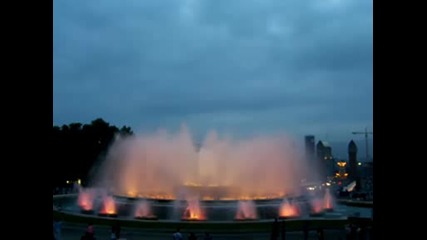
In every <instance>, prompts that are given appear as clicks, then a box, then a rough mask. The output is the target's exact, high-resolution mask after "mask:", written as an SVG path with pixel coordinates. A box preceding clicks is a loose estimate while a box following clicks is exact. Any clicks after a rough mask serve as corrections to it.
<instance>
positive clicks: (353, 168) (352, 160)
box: [348, 140, 360, 188]
mask: <svg viewBox="0 0 427 240" xmlns="http://www.w3.org/2000/svg"><path fill="white" fill-rule="evenodd" d="M348 163H349V179H350V180H351V181H356V188H359V187H360V181H359V176H358V174H357V146H356V143H355V142H354V141H353V140H351V141H350V143H349V144H348Z"/></svg>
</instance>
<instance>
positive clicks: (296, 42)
mask: <svg viewBox="0 0 427 240" xmlns="http://www.w3.org/2000/svg"><path fill="white" fill-rule="evenodd" d="M53 4H54V11H53V17H54V19H53V69H54V71H53V84H54V85H53V123H54V125H62V124H69V123H72V122H82V123H90V122H91V121H92V120H94V119H96V118H103V119H104V120H105V121H107V122H109V123H110V124H114V125H116V126H123V125H127V126H131V127H132V129H133V130H134V131H136V132H138V131H154V130H156V129H158V128H164V129H169V130H172V131H174V130H176V129H178V128H179V127H180V125H181V124H182V123H185V124H187V125H188V127H189V128H190V130H191V131H192V133H193V134H195V135H196V136H202V135H205V134H206V133H207V132H208V131H209V130H212V129H215V130H217V131H218V132H219V133H227V134H230V135H233V136H236V137H245V136H249V135H262V134H276V133H286V134H290V135H292V136H294V137H296V138H297V139H301V142H303V136H304V135H306V134H313V135H315V136H316V140H318V139H325V140H328V141H330V142H341V143H342V142H345V143H348V141H349V140H350V139H355V140H363V136H362V135H358V136H354V135H352V134H351V132H352V131H362V130H364V129H365V127H368V129H369V130H371V131H372V128H373V76H372V75H373V74H372V70H373V66H372V65H373V57H372V48H373V46H372V42H373V40H372V38H373V26H372V24H373V14H372V0H304V1H301V0H120V1H119V0H115V1H113V0H90V1H88V0H73V1H67V0H55V1H54V2H53ZM371 139H372V136H371ZM361 143H362V145H363V141H362V142H361ZM361 147H363V146H361ZM338 151H342V149H341V150H338ZM361 154H363V153H361Z"/></svg>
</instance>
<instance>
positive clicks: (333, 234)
mask: <svg viewBox="0 0 427 240" xmlns="http://www.w3.org/2000/svg"><path fill="white" fill-rule="evenodd" d="M86 228H87V225H86V224H79V223H68V222H63V223H62V231H61V240H79V239H80V237H81V236H82V235H83V233H84V232H85V230H86ZM94 231H95V237H96V239H97V240H109V239H110V233H111V227H108V226H98V225H94ZM181 232H182V234H183V236H184V239H186V238H187V237H188V235H189V232H188V231H186V230H185V229H182V230H181ZM172 234H173V232H167V231H165V232H162V231H161V230H150V229H140V228H126V227H122V229H121V239H123V240H137V239H141V240H160V239H162V240H163V239H166V240H170V239H172ZM345 235H346V233H345V230H325V231H324V236H325V238H324V239H325V240H335V239H336V240H338V239H342V240H344V239H345ZM196 236H197V237H198V239H200V240H202V239H203V236H204V234H203V233H202V232H201V233H196ZM211 236H212V239H213V240H271V236H270V232H261V233H260V232H253V233H247V232H245V233H232V234H231V233H230V234H227V233H214V234H211ZM279 239H280V240H282V236H281V235H279V237H278V240H279ZM285 239H286V240H293V239H295V240H296V239H301V240H302V239H304V235H303V232H302V231H298V232H286V238H285ZM308 239H310V240H311V239H318V238H317V234H316V231H314V230H313V231H310V232H309V236H308Z"/></svg>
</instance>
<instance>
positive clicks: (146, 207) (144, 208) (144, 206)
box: [135, 200, 157, 220]
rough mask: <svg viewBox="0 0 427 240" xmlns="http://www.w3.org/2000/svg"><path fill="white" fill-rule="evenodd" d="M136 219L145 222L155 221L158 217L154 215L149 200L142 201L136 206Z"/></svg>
mask: <svg viewBox="0 0 427 240" xmlns="http://www.w3.org/2000/svg"><path fill="white" fill-rule="evenodd" d="M135 218H137V219H145V220H155V219H157V216H155V215H154V214H153V213H152V210H151V205H150V203H149V202H148V201H147V200H140V201H139V202H138V203H137V204H136V210H135Z"/></svg>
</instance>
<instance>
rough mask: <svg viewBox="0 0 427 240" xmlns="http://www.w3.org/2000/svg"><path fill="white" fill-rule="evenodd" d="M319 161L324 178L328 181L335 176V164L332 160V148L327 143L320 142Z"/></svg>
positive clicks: (317, 150)
mask: <svg viewBox="0 0 427 240" xmlns="http://www.w3.org/2000/svg"><path fill="white" fill-rule="evenodd" d="M316 152H317V160H318V164H319V168H320V169H319V170H320V172H321V173H322V176H323V177H324V178H325V179H326V178H327V177H329V176H334V171H333V168H334V164H333V158H332V147H331V146H330V145H329V143H327V142H325V141H319V142H318V143H317V146H316Z"/></svg>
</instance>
